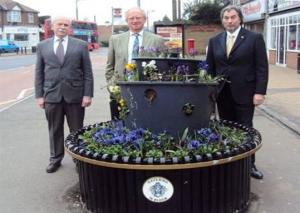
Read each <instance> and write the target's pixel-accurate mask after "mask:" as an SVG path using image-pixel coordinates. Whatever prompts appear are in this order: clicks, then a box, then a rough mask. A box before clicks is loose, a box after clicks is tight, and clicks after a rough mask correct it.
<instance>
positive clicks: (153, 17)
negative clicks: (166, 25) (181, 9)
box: [15, 0, 187, 24]
mask: <svg viewBox="0 0 300 213" xmlns="http://www.w3.org/2000/svg"><path fill="white" fill-rule="evenodd" d="M15 1H16V2H19V3H21V4H24V5H26V6H28V7H30V8H32V9H35V10H37V11H39V12H40V13H39V15H40V16H42V15H51V16H62V15H63V16H67V17H69V18H74V19H75V17H76V9H75V8H76V6H75V5H76V0H15ZM77 1H78V14H79V15H78V16H79V20H90V21H94V17H96V21H97V23H98V24H104V23H105V22H109V23H111V20H112V18H111V11H112V7H114V8H122V10H123V12H122V13H123V14H124V12H125V11H126V10H127V9H129V8H131V7H135V6H136V5H137V0H77ZM183 2H187V1H183V0H182V3H183ZM140 4H141V8H142V9H144V10H145V12H147V11H148V14H149V23H152V22H153V21H157V20H161V19H162V18H163V17H164V16H165V15H167V16H168V17H169V18H170V19H172V0H140ZM115 23H116V22H115Z"/></svg>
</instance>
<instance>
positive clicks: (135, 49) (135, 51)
mask: <svg viewBox="0 0 300 213" xmlns="http://www.w3.org/2000/svg"><path fill="white" fill-rule="evenodd" d="M133 36H135V39H134V41H133V48H132V58H136V57H138V55H139V48H140V45H139V34H138V33H136V34H133Z"/></svg>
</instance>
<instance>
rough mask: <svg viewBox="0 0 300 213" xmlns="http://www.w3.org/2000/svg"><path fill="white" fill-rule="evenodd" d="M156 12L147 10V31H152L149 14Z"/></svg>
mask: <svg viewBox="0 0 300 213" xmlns="http://www.w3.org/2000/svg"><path fill="white" fill-rule="evenodd" d="M152 12H155V10H147V14H146V15H147V17H146V18H147V30H148V31H150V29H149V28H150V26H149V13H152Z"/></svg>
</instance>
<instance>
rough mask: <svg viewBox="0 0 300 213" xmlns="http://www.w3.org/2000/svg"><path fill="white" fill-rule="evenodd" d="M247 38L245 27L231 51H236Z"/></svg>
mask: <svg viewBox="0 0 300 213" xmlns="http://www.w3.org/2000/svg"><path fill="white" fill-rule="evenodd" d="M245 38H246V31H245V30H244V29H243V28H241V30H240V32H239V34H238V36H237V38H236V40H235V42H234V45H233V47H232V50H231V52H234V51H235V50H236V49H237V48H238V46H240V45H241V43H242V42H243V41H244V40H245Z"/></svg>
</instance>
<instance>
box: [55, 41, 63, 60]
mask: <svg viewBox="0 0 300 213" xmlns="http://www.w3.org/2000/svg"><path fill="white" fill-rule="evenodd" d="M63 41H64V39H59V41H58V42H59V43H58V46H57V49H56V56H57V58H58V60H59V62H60V63H61V64H63V62H64V57H65V51H64V45H63V44H62V42H63Z"/></svg>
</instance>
